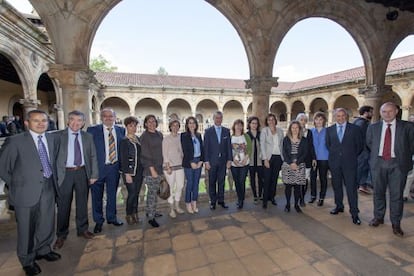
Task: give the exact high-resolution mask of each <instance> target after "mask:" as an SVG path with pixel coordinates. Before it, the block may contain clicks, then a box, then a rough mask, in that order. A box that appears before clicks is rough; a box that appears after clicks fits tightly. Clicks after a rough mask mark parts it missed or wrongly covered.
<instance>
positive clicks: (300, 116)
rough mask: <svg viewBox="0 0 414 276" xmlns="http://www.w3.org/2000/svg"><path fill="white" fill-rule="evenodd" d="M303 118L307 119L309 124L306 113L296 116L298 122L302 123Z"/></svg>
mask: <svg viewBox="0 0 414 276" xmlns="http://www.w3.org/2000/svg"><path fill="white" fill-rule="evenodd" d="M301 118H305V122H306V123H307V122H308V116H306V114H305V113H299V114H298V115H297V116H296V121H300V119H301Z"/></svg>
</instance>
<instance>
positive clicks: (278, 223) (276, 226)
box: [260, 217, 289, 230]
mask: <svg viewBox="0 0 414 276" xmlns="http://www.w3.org/2000/svg"><path fill="white" fill-rule="evenodd" d="M260 222H261V223H263V225H265V226H266V227H268V228H270V229H272V230H281V229H286V228H289V226H288V225H287V224H286V223H284V222H283V221H282V220H281V219H280V218H277V217H271V218H266V219H261V220H260Z"/></svg>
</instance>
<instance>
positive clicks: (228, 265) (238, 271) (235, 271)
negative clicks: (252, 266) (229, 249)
mask: <svg viewBox="0 0 414 276" xmlns="http://www.w3.org/2000/svg"><path fill="white" fill-rule="evenodd" d="M211 270H213V273H214V275H220V276H221V275H223V276H226V275H237V276H244V275H246V276H247V275H249V273H248V272H247V270H246V268H245V267H244V266H243V264H242V263H241V262H240V261H239V260H237V259H233V260H228V261H224V262H219V263H215V264H212V265H211Z"/></svg>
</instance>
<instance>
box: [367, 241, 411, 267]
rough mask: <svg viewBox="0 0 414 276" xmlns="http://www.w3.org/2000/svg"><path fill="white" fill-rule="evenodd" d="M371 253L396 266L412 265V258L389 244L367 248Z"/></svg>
mask: <svg viewBox="0 0 414 276" xmlns="http://www.w3.org/2000/svg"><path fill="white" fill-rule="evenodd" d="M369 249H370V250H371V251H372V252H373V253H375V254H378V255H380V256H381V257H382V258H384V259H386V260H388V261H391V262H393V263H394V264H395V265H397V266H406V265H408V264H410V263H414V256H411V255H408V254H407V253H405V252H403V251H401V250H400V249H399V248H396V247H394V246H392V245H390V244H380V245H377V246H374V247H370V248H369Z"/></svg>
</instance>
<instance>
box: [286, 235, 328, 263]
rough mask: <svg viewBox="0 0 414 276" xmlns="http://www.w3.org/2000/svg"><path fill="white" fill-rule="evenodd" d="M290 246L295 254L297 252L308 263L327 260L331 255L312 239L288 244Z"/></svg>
mask: <svg viewBox="0 0 414 276" xmlns="http://www.w3.org/2000/svg"><path fill="white" fill-rule="evenodd" d="M290 248H291V249H292V250H293V251H295V252H296V253H297V254H299V255H300V256H301V257H302V258H303V259H304V260H305V261H306V262H308V263H309V264H313V263H315V262H318V261H323V260H327V259H329V258H331V257H332V256H331V255H330V254H329V253H328V252H326V251H325V250H323V249H322V248H320V247H319V246H318V245H317V244H315V243H314V242H312V241H305V242H303V243H298V244H295V245H292V246H290Z"/></svg>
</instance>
